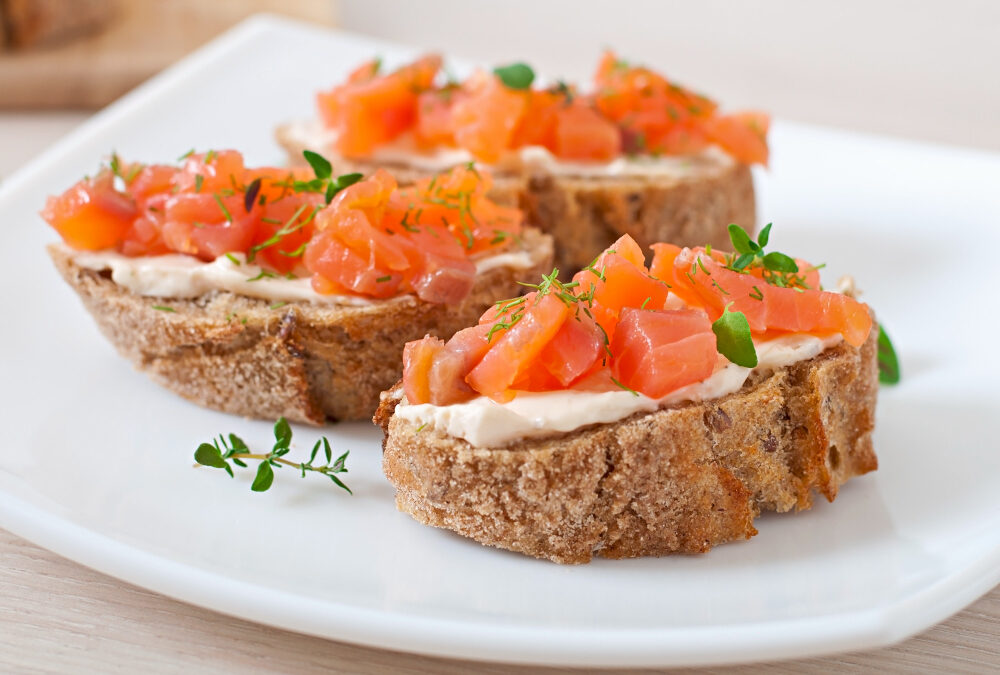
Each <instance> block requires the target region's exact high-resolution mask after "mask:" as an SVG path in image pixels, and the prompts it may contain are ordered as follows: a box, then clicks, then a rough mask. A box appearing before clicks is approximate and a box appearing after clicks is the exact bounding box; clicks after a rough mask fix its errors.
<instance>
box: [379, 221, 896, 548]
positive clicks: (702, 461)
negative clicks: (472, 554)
mask: <svg viewBox="0 0 1000 675" xmlns="http://www.w3.org/2000/svg"><path fill="white" fill-rule="evenodd" d="M731 233H732V242H731V245H732V246H733V247H734V248H735V249H736V250H735V252H733V253H723V252H721V251H719V250H718V249H715V248H710V247H698V248H693V249H692V248H681V247H678V246H675V245H671V244H663V243H661V244H655V245H654V246H653V249H654V255H653V258H652V261H651V262H650V263H649V265H648V266H647V264H646V260H645V256H644V255H643V252H642V249H641V248H640V247H639V246H638V245H637V244H636V243H635V241H634V240H632V239H631V238H630V237H629V236H627V235H626V236H623V237H622V238H621V239H619V240H618V241H617V242H615V244H614V245H613V246H612V247H611V248H609V249H608V250H607V251H605V252H604V253H603V254H602V255H601V256H599V257H598V259H597V260H596V261H595V262H594V264H593V265H591V266H589V267H587V268H586V269H584V270H582V271H580V272H578V273H577V274H576V275H574V276H573V278H572V281H569V282H560V281H559V280H558V278H557V276H556V275H554V274H548V275H545V277H543V278H542V280H541V281H540V283H538V284H536V285H535V287H534V290H533V291H532V292H531V293H529V294H528V295H526V296H523V297H519V298H511V299H509V300H505V301H503V302H500V303H498V304H496V305H494V306H493V307H491V308H490V309H489V310H488V311H487V312H486V313H485V314H484V315H483V316H482V317H481V319H480V321H479V323H478V324H477V325H473V326H472V327H469V328H466V329H464V330H461V331H458V332H457V333H455V335H454V336H453V337H452V338H450V339H449V340H440V339H437V338H435V337H431V336H428V337H425V338H424V339H422V340H418V341H415V342H411V343H410V344H408V345H407V346H406V349H405V351H404V364H405V365H404V371H403V378H402V381H401V382H400V383H399V384H398V385H397V386H396V387H394V388H392V389H390V390H388V391H386V392H385V393H384V394H383V397H382V404H381V406H380V408H379V411H378V413H377V415H376V418H375V419H376V422H377V423H379V424H380V425H381V426H382V427H383V429H384V430H385V440H384V459H383V468H384V471H385V474H386V476H387V477H388V479H389V480H390V481H391V482H392V483H393V485H394V486H395V488H396V504H397V507H398V508H399V509H401V510H402V511H405V512H407V513H409V514H411V515H412V516H413V517H414V518H416V519H417V520H418V521H420V522H422V523H425V524H428V525H433V526H437V527H443V528H447V529H451V530H454V531H455V532H458V533H459V534H461V535H464V536H466V537H470V538H472V539H474V540H476V541H478V542H480V543H482V544H486V545H489V546H496V547H499V548H505V549H509V550H512V551H518V552H521V553H525V554H528V555H532V556H536V557H539V558H546V559H549V560H553V561H556V562H560V563H581V562H587V561H589V560H590V559H591V558H592V556H595V555H597V556H604V557H610V558H623V557H634V556H647V555H663V554H668V553H700V552H705V551H707V550H709V549H710V548H712V547H713V546H716V545H718V544H722V543H725V542H729V541H733V540H739V539H746V538H749V537H751V536H753V535H754V534H755V533H756V530H755V529H754V525H753V522H754V519H755V518H756V516H757V515H758V514H759V513H760V512H761V511H779V512H783V511H789V510H791V509H805V508H809V507H810V506H811V504H812V500H813V496H814V493H817V492H818V493H819V494H821V495H823V496H824V497H826V498H827V499H829V500H831V501H832V500H833V499H834V497H836V495H837V492H838V489H839V488H840V486H841V485H842V484H843V483H844V482H845V481H847V480H848V479H850V478H851V477H853V476H858V475H861V474H864V473H867V472H869V471H873V470H875V469H876V467H877V464H878V462H877V459H876V455H875V453H874V449H873V446H872V431H873V428H874V423H875V414H874V413H875V403H876V395H877V389H878V365H877V354H876V352H877V347H876V344H877V333H878V330H877V327H875V326H874V323H873V315H872V312H871V310H870V309H869V307H868V306H867V305H865V304H864V303H862V302H860V301H858V300H857V299H855V298H854V297H852V295H851V294H849V293H841V292H832V291H825V290H822V288H821V286H820V282H819V274H818V269H817V268H816V267H814V266H812V265H810V264H809V263H808V262H806V261H804V260H800V259H795V258H792V257H790V256H787V255H784V254H782V253H780V252H776V251H771V250H768V248H769V247H768V241H767V240H768V237H769V233H770V226H768V228H765V229H764V230H763V231H762V232H761V235H760V237H759V238H758V239H757V240H753V239H751V238H750V237H749V236H748V234H747V233H746V232H745V231H744V230H743V229H742V228H739V227H737V226H732V228H731Z"/></svg>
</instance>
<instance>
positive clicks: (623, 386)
mask: <svg viewBox="0 0 1000 675" xmlns="http://www.w3.org/2000/svg"><path fill="white" fill-rule="evenodd" d="M611 381H612V382H614V383H615V384H616V385H618V386H619V387H621V388H622V389H624V390H625V391H627V392H629V393H631V394H632V395H633V396H638V395H639V392H637V391H636V390H635V389H632V388H630V387H626V386H625V385H624V384H622V383H621V382H619V381H618V380H616V379H615V378H613V377H612V378H611Z"/></svg>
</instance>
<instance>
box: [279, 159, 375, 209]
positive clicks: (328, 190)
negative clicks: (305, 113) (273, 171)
mask: <svg viewBox="0 0 1000 675" xmlns="http://www.w3.org/2000/svg"><path fill="white" fill-rule="evenodd" d="M302 156H303V157H304V158H305V160H306V161H307V162H308V163H309V166H311V167H312V170H313V173H314V174H316V178H314V179H312V180H293V181H292V183H291V185H286V187H291V188H292V190H293V191H295V192H317V193H319V194H322V195H324V197H325V199H326V203H327V204H329V203H330V202H332V201H333V198H334V197H336V196H337V193H338V192H340V191H341V190H343V189H344V188H346V187H349V186H351V185H354V184H355V183H357V182H358V181H359V180H361V179H362V178H364V175H363V174H360V173H345V174H342V175H340V176H334V175H333V165H332V164H330V160H328V159H327V158H326V157H324V156H323V155H321V154H319V153H318V152H313V151H312V150H303V151H302Z"/></svg>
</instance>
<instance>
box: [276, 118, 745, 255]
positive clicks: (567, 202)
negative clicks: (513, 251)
mask: <svg viewBox="0 0 1000 675" xmlns="http://www.w3.org/2000/svg"><path fill="white" fill-rule="evenodd" d="M294 129H295V127H294V126H293V125H285V126H281V127H279V128H278V129H277V131H276V137H277V139H278V142H279V143H280V144H281V145H282V146H283V147H284V148H285V150H286V151H287V152H288V155H289V157H290V159H291V161H292V162H293V163H299V164H301V163H302V162H303V159H302V151H303V150H307V149H313V150H320V151H322V152H323V154H324V155H326V156H330V157H331V160H332V161H333V165H334V170H335V171H337V172H338V173H350V172H354V171H358V172H361V173H365V174H367V173H371V172H372V171H373V170H374V169H376V168H378V167H380V166H384V168H387V169H389V170H390V171H392V173H393V175H394V176H396V178H397V180H398V181H399V183H400V185H406V184H408V183H412V182H414V181H416V180H418V179H420V178H423V177H426V176H430V175H431V172H428V171H424V170H420V169H418V168H415V167H413V166H406V165H400V164H376V163H373V162H360V161H354V160H345V159H343V158H338V157H335V156H331V152H330V149H329V148H309V147H308V146H307V145H306V144H305V143H304V141H303V139H302V136H301V135H299V134H296V133H295V132H294ZM493 176H494V184H493V190H492V191H491V193H490V197H491V198H492V199H493V200H494V201H497V202H499V203H502V204H508V205H512V206H519V207H520V208H521V209H522V210H523V211H524V213H525V221H526V222H529V223H533V224H535V225H537V226H538V227H539V228H541V229H542V230H543V231H545V232H548V233H550V234H552V236H553V237H554V238H555V240H556V260H555V262H556V266H557V267H559V269H561V270H576V269H580V268H582V267H585V266H586V265H587V264H588V263H590V261H591V260H593V258H594V256H595V255H596V254H597V253H598V252H600V251H602V250H604V249H606V248H607V247H608V246H610V245H611V244H612V243H613V242H614V241H615V240H617V239H618V238H619V237H620V236H621V235H623V234H630V235H632V237H633V238H634V239H635V240H636V241H637V242H638V243H639V245H640V246H642V247H643V248H644V249H645V248H647V247H648V246H649V245H650V244H653V243H655V242H658V241H670V242H674V243H676V244H678V245H680V246H703V245H705V244H711V245H712V246H714V247H716V248H728V247H729V246H730V240H729V233H728V230H727V227H728V226H729V224H730V223H738V224H740V225H742V226H743V228H744V229H746V230H747V231H750V232H752V231H753V228H754V227H755V225H756V201H755V197H754V189H753V176H752V175H751V173H750V167H749V166H747V165H746V164H741V163H739V162H736V161H734V160H732V159H731V158H729V157H728V156H725V155H722V154H721V153H719V154H715V153H706V154H704V155H699V156H697V157H693V158H691V159H690V160H689V161H688V162H687V165H686V166H685V167H684V169H683V170H682V171H680V172H670V173H665V174H662V175H643V176H638V175H635V176H632V175H620V176H619V175H611V176H573V175H553V174H547V173H538V172H525V173H509V172H502V171H494V172H493Z"/></svg>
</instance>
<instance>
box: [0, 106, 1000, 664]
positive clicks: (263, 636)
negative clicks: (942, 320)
mask: <svg viewBox="0 0 1000 675" xmlns="http://www.w3.org/2000/svg"><path fill="white" fill-rule="evenodd" d="M83 119H85V116H84V115H82V114H78V113H51V114H44V115H42V114H0V149H2V152H0V180H2V179H3V177H4V176H7V175H9V174H10V173H11V171H13V170H14V169H15V168H17V167H18V166H20V165H21V164H23V163H24V162H25V161H27V160H28V159H30V158H31V157H32V156H33V155H34V154H35V153H36V152H38V151H39V150H41V149H42V148H44V147H46V146H47V145H49V144H50V143H51V142H52V141H54V140H55V139H56V138H58V137H59V136H61V135H62V134H64V133H65V132H66V131H68V130H69V129H70V128H72V127H73V126H75V125H76V124H79V122H81V121H83ZM834 669H838V670H876V669H877V670H880V671H881V670H885V671H895V672H928V671H939V672H986V671H989V670H1000V587H998V588H995V589H994V590H993V591H992V592H991V593H989V594H988V595H987V596H986V597H984V598H982V599H981V600H979V601H978V602H977V603H975V604H974V605H972V606H971V607H969V608H968V609H966V610H965V611H963V612H961V613H960V614H958V615H956V616H954V617H952V618H951V619H949V620H948V621H946V622H945V623H943V624H941V625H939V626H936V627H934V628H932V629H930V630H928V631H927V632H926V633H924V634H923V635H920V636H917V637H914V638H912V639H910V640H907V641H906V642H904V643H902V644H900V645H897V646H895V647H890V648H887V649H880V650H876V651H873V652H867V653H861V654H850V655H843V656H836V657H828V658H822V659H809V660H801V661H794V662H783V663H778V664H768V665H767V666H760V665H757V666H741V667H734V668H714V669H711V670H710V671H689V672H715V673H748V672H754V673H791V672H796V673H800V672H805V673H826V672H830V671H831V670H834ZM234 671H239V672H244V671H254V672H295V673H312V672H317V673H318V672H333V673H382V672H387V671H391V672H400V673H440V674H442V675H446V674H452V673H455V674H457V673H467V672H470V671H477V672H484V673H572V672H583V671H577V670H567V669H547V668H519V667H513V666H501V665H487V664H474V663H471V662H461V661H448V660H441V659H433V658H427V657H422V656H413V655H407V654H399V653H395V652H388V651H384V650H377V649H369V648H364V647H356V646H353V645H347V644H342V643H337V642H332V641H327V640H320V639H315V638H309V637H305V636H302V635H296V634H294V633H289V632H286V631H282V630H277V629H273V628H267V627H264V626H259V625H256V624H252V623H249V622H247V621H242V620H239V619H233V618H230V617H226V616H222V615H220V614H216V613H214V612H210V611H207V610H203V609H199V608H197V607H193V606H191V605H186V604H183V603H180V602H176V601H174V600H171V599H169V598H166V597H163V596H161V595H157V594H155V593H150V592H148V591H145V590H142V589H139V588H136V587H134V586H131V585H129V584H126V583H124V582H121V581H118V580H116V579H113V578H111V577H108V576H105V575H103V574H100V573H97V572H94V571H92V570H90V569H87V568H86V567H83V566H81V565H78V564H76V563H73V562H70V561H69V560H65V559H63V558H60V557H59V556H57V555H55V554H53V553H50V552H48V551H45V550H43V549H41V548H39V547H37V546H35V545H33V544H31V543H29V542H27V541H24V540H23V539H20V538H18V537H15V536H14V535H12V534H10V533H9V532H5V531H3V530H0V672H18V673H20V672H65V673H71V672H72V673H77V672H102V673H136V672H198V673H216V672H220V673H221V672H234Z"/></svg>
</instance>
